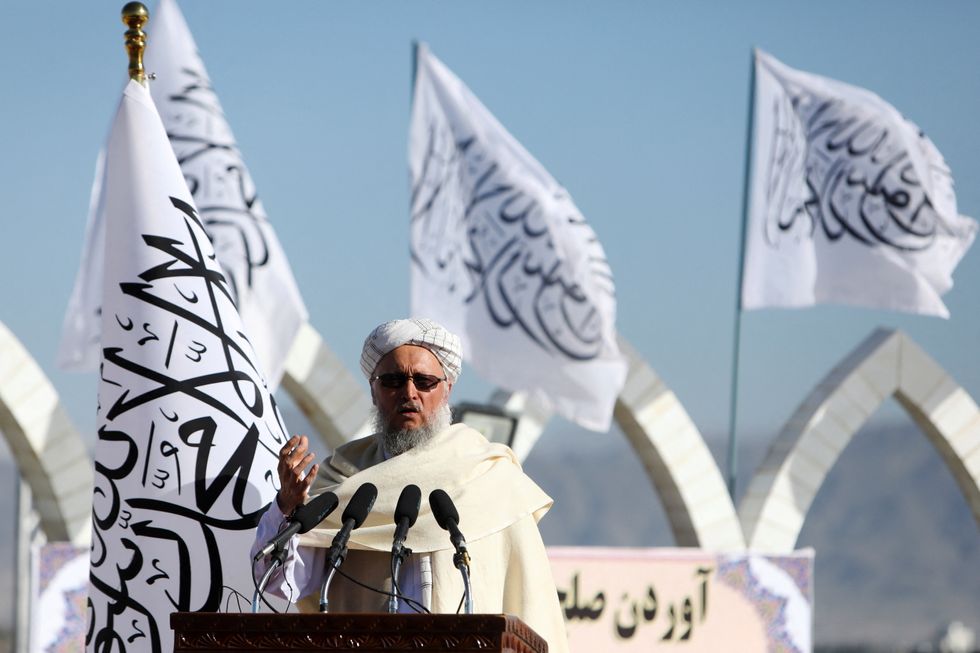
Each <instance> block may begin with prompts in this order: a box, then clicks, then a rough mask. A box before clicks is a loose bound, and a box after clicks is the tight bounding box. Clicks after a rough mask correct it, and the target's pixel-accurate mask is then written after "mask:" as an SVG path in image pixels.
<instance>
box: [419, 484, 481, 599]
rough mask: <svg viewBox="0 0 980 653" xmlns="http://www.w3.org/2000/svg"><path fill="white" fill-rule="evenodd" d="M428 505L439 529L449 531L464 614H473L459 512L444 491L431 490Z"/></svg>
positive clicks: (468, 561) (471, 592)
mask: <svg viewBox="0 0 980 653" xmlns="http://www.w3.org/2000/svg"><path fill="white" fill-rule="evenodd" d="M429 505H430V506H431V507H432V515H433V516H434V517H435V518H436V523H437V524H439V527H440V528H442V529H444V530H447V531H449V541H450V542H452V543H453V547H454V548H455V549H456V555H454V556H453V564H454V565H456V568H457V569H459V573H460V574H462V576H463V600H464V602H465V606H466V610H465V612H466V614H473V589H472V588H471V587H470V554H469V552H468V551H467V550H466V540H465V539H464V538H463V534H462V533H461V532H460V531H459V512H457V511H456V506H454V505H453V500H452V499H450V498H449V495H448V494H446V491H445V490H433V491H432V493H431V494H429Z"/></svg>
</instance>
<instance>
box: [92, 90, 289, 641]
mask: <svg viewBox="0 0 980 653" xmlns="http://www.w3.org/2000/svg"><path fill="white" fill-rule="evenodd" d="M105 221H106V241H105V253H106V259H105V265H104V270H105V274H104V285H103V293H102V297H103V311H102V342H103V347H104V348H103V350H102V352H103V356H102V369H101V380H100V383H99V409H98V419H97V425H98V442H97V445H96V450H95V471H96V473H95V488H94V493H93V504H92V521H93V527H92V551H91V575H90V585H89V606H88V618H89V624H88V629H87V633H88V635H87V637H86V647H87V649H88V650H89V651H97V652H101V651H110V650H111V651H127V650H129V651H152V652H154V653H156V652H160V651H170V650H172V638H173V636H172V632H171V629H170V624H169V615H170V613H171V612H174V611H226V610H228V611H235V612H238V611H243V610H247V609H248V604H249V600H248V597H249V596H250V595H251V592H252V587H253V585H252V576H251V570H250V566H249V562H250V559H249V555H248V553H249V547H250V545H251V542H252V539H253V536H254V534H255V530H254V529H255V526H256V524H257V523H258V519H259V516H260V515H261V513H262V511H263V509H264V507H265V506H266V505H268V503H269V502H270V501H272V499H273V497H274V496H275V491H276V488H275V487H274V483H275V482H276V472H275V468H276V462H277V457H276V453H275V452H277V451H278V449H279V447H280V446H281V444H282V443H283V442H284V441H285V435H284V433H285V429H284V427H283V424H282V419H281V416H280V414H279V411H278V409H277V407H276V404H275V401H274V399H273V397H272V395H271V394H270V393H269V391H268V389H267V387H266V384H265V381H264V380H263V379H262V376H261V374H260V373H259V371H258V369H257V366H256V364H255V355H254V352H253V350H252V346H251V343H250V342H249V340H248V339H247V338H246V337H245V336H244V334H243V333H242V323H241V320H240V318H239V316H238V313H237V312H236V310H235V304H234V301H233V296H232V293H231V290H230V287H229V282H228V277H227V275H226V274H225V272H224V271H223V270H222V269H221V267H220V266H219V265H218V264H217V261H216V260H215V257H214V250H213V249H212V247H211V243H210V241H209V240H208V237H207V234H206V233H205V231H204V228H203V226H202V224H201V219H200V217H199V215H198V213H197V210H196V209H195V208H194V202H193V200H192V199H191V195H190V192H189V191H188V189H187V185H186V183H185V181H184V177H183V175H182V174H181V170H180V167H179V166H178V165H177V160H176V158H175V157H174V152H173V149H172V148H171V147H170V144H169V143H168V141H167V134H166V132H165V131H164V128H163V124H162V123H161V122H160V118H159V115H158V114H157V111H156V108H155V107H154V105H153V100H152V99H151V97H150V94H149V92H148V91H147V90H146V88H144V87H143V86H141V85H140V84H138V83H136V82H130V83H129V84H128V85H127V87H126V89H125V91H124V94H123V98H122V101H121V102H120V105H119V109H118V112H117V114H116V119H115V121H114V123H113V127H112V130H111V133H110V135H109V142H108V145H107V153H106V161H105Z"/></svg>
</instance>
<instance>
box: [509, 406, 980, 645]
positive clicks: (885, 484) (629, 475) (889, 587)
mask: <svg viewBox="0 0 980 653" xmlns="http://www.w3.org/2000/svg"><path fill="white" fill-rule="evenodd" d="M720 441H721V439H719V440H718V441H717V442H720ZM717 442H715V441H713V442H712V443H713V444H716V445H717ZM767 446H768V445H767V444H766V445H763V444H761V443H758V441H756V442H755V443H751V442H750V443H744V444H742V445H741V446H740V451H739V461H740V463H741V465H740V467H741V469H740V470H739V482H738V485H739V487H740V488H742V489H743V490H744V488H745V487H747V486H748V481H749V478H750V474H751V471H752V470H753V469H754V468H755V467H756V466H757V465H758V463H759V462H760V461H761V460H762V458H763V456H764V454H765V449H766V448H767ZM713 449H714V450H715V457H716V460H720V461H721V463H722V464H720V465H719V467H720V468H721V469H724V466H723V461H724V455H723V453H720V452H719V450H722V449H723V447H722V446H715V447H713ZM525 469H526V471H527V472H528V473H529V474H530V475H531V476H532V477H533V478H534V479H535V480H536V481H537V482H538V483H539V484H540V485H541V486H542V487H543V488H544V489H545V491H547V492H548V493H549V494H550V495H551V496H552V497H554V498H555V499H556V504H555V507H554V508H553V509H552V511H551V512H550V513H549V514H548V516H546V517H545V519H544V520H543V521H542V523H541V530H542V535H543V537H544V539H545V541H546V542H547V543H548V544H564V545H602V546H673V545H674V543H673V538H672V536H671V534H670V530H669V527H668V524H667V520H666V517H665V515H664V512H663V507H662V506H661V505H660V501H659V499H658V498H657V496H656V494H655V493H654V491H653V489H652V486H651V485H650V483H649V481H648V480H647V477H646V473H645V472H644V470H643V468H642V466H641V464H640V462H639V460H637V459H636V457H635V455H634V454H633V451H632V449H631V448H630V446H629V443H628V442H627V440H626V438H625V436H623V435H622V434H621V433H620V432H619V431H618V429H617V430H614V432H612V433H610V434H608V435H599V434H592V433H587V432H585V431H580V430H577V429H573V428H571V427H568V428H567V429H563V430H562V431H560V432H559V431H558V430H556V429H551V430H549V432H548V433H547V434H546V436H545V437H544V438H542V439H541V441H539V443H538V445H537V446H536V447H535V449H534V450H533V451H532V452H531V455H530V456H529V457H528V459H527V461H526V463H525ZM797 544H798V547H807V546H811V547H813V548H814V549H815V550H816V561H815V575H816V578H815V581H814V586H815V594H816V607H815V621H816V623H815V641H816V643H817V645H818V646H821V647H824V646H829V645H843V644H859V645H864V646H866V647H867V646H872V645H873V646H876V647H881V648H883V649H884V650H911V649H912V648H913V647H914V646H915V645H917V644H918V643H920V642H922V641H927V640H929V639H931V637H932V636H933V634H934V633H935V632H936V630H937V629H938V628H939V627H941V626H945V625H946V624H948V623H949V622H950V621H953V620H959V621H962V622H964V623H965V624H967V625H968V626H969V627H971V628H972V629H973V630H974V631H976V632H978V633H980V531H978V529H977V525H976V522H975V521H974V519H973V516H972V515H971V513H970V510H969V508H968V506H967V504H966V501H965V500H964V498H963V496H962V494H961V493H960V491H959V488H958V487H957V485H956V483H955V482H954V480H953V478H952V476H951V475H950V474H949V472H948V470H947V468H946V466H945V465H944V464H943V463H942V460H941V459H940V457H939V455H938V454H937V453H936V451H935V450H934V449H933V448H932V446H931V445H930V444H929V443H928V442H927V441H926V439H925V437H924V436H923V435H922V433H921V432H920V431H919V430H918V429H917V428H916V427H915V426H914V425H913V424H912V423H911V422H908V423H898V424H894V425H874V426H871V427H869V428H868V429H866V430H862V431H861V432H859V433H858V434H857V436H856V437H855V438H854V440H853V441H852V443H851V444H850V446H849V447H848V448H847V449H846V450H845V451H844V452H843V454H842V455H841V458H840V459H839V460H838V462H837V465H835V467H834V469H832V470H831V473H830V475H829V476H828V478H827V480H826V481H825V483H824V486H823V487H822V488H821V490H820V492H819V493H818V495H817V497H816V499H815V500H814V503H813V505H812V506H811V508H810V512H809V514H808V517H807V521H806V522H805V524H804V526H803V530H802V532H801V533H800V538H799V541H798V543H797ZM852 650H860V647H859V648H858V649H852Z"/></svg>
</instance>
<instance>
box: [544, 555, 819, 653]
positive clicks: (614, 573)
mask: <svg viewBox="0 0 980 653" xmlns="http://www.w3.org/2000/svg"><path fill="white" fill-rule="evenodd" d="M548 554H549V557H550V559H551V566H552V571H553V573H554V575H555V582H556V584H557V586H558V592H559V597H560V599H561V602H562V608H563V609H564V611H565V621H566V624H567V627H568V638H569V644H570V645H571V650H572V651H573V653H585V652H587V651H610V652H619V651H622V652H624V653H626V652H628V651H644V652H649V651H671V650H678V651H685V652H690V653H693V652H695V651H706V652H707V651H711V652H715V651H734V650H737V651H740V652H743V653H752V652H755V651H758V652H760V653H763V652H786V653H789V652H800V653H809V652H810V651H811V650H812V633H813V550H812V549H804V550H801V551H797V552H794V553H792V554H789V555H764V554H758V553H752V552H737V553H713V552H710V551H703V550H700V549H661V548H658V549H625V548H584V547H583V548H579V547H551V548H549V549H548Z"/></svg>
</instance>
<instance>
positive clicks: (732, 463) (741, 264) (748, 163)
mask: <svg viewBox="0 0 980 653" xmlns="http://www.w3.org/2000/svg"><path fill="white" fill-rule="evenodd" d="M755 56H756V54H755V48H752V59H751V64H750V66H749V124H748V127H747V129H746V136H745V141H746V143H745V176H744V178H743V181H742V233H741V237H740V239H739V246H738V275H737V279H738V281H737V282H736V286H735V345H734V347H733V353H732V394H731V403H730V405H729V415H728V494H729V496H731V498H732V502H733V503H734V501H735V478H736V472H737V470H736V468H737V462H738V458H737V453H736V446H735V444H736V440H735V425H736V415H737V409H738V359H739V353H740V350H741V343H742V337H741V334H742V275H743V274H744V272H745V230H746V227H747V223H748V216H749V182H750V174H751V169H752V135H753V122H754V120H755Z"/></svg>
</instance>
